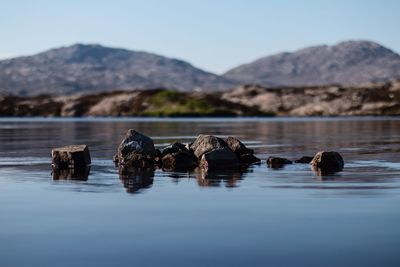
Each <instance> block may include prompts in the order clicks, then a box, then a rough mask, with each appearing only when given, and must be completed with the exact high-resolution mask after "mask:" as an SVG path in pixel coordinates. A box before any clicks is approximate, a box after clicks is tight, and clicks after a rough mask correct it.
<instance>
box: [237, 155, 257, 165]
mask: <svg viewBox="0 0 400 267" xmlns="http://www.w3.org/2000/svg"><path fill="white" fill-rule="evenodd" d="M239 162H240V163H241V164H254V163H260V162H261V160H260V159H259V158H257V157H256V156H254V155H253V154H242V155H240V156H239Z"/></svg>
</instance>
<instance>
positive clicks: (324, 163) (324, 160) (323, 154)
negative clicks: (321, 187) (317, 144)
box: [310, 151, 344, 170]
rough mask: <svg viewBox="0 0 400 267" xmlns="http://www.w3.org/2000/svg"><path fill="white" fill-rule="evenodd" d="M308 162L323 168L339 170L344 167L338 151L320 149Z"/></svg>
mask: <svg viewBox="0 0 400 267" xmlns="http://www.w3.org/2000/svg"><path fill="white" fill-rule="evenodd" d="M310 164H311V165H312V166H314V167H318V168H321V169H325V170H341V169H343V167H344V160H343V158H342V156H341V155H340V154H339V153H338V152H335V151H320V152H318V153H317V154H315V156H314V158H313V160H312V161H311V163H310Z"/></svg>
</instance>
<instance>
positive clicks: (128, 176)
mask: <svg viewBox="0 0 400 267" xmlns="http://www.w3.org/2000/svg"><path fill="white" fill-rule="evenodd" d="M119 179H120V180H121V181H122V183H123V185H124V187H125V188H126V192H128V193H138V192H140V190H141V189H143V188H150V187H151V186H152V184H153V180H154V168H133V167H125V166H121V167H120V168H119Z"/></svg>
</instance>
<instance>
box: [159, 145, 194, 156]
mask: <svg viewBox="0 0 400 267" xmlns="http://www.w3.org/2000/svg"><path fill="white" fill-rule="evenodd" d="M179 151H187V152H189V150H188V149H187V148H186V146H185V145H184V144H181V143H178V142H175V143H172V144H171V145H169V146H167V147H166V148H164V149H163V151H162V152H161V157H164V156H165V155H167V154H171V153H176V152H179Z"/></svg>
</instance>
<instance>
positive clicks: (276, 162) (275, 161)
mask: <svg viewBox="0 0 400 267" xmlns="http://www.w3.org/2000/svg"><path fill="white" fill-rule="evenodd" d="M292 163H293V162H292V161H291V160H288V159H285V158H279V157H269V158H268V159H267V164H268V166H272V167H274V166H282V165H285V164H292Z"/></svg>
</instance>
